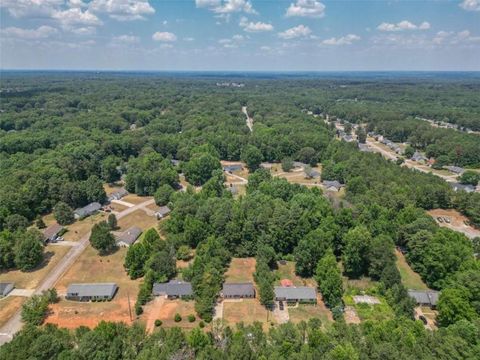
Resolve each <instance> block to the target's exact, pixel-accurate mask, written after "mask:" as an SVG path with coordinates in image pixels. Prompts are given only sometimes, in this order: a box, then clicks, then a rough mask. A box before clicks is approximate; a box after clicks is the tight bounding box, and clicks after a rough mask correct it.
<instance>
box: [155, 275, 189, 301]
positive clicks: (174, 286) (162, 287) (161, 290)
mask: <svg viewBox="0 0 480 360" xmlns="http://www.w3.org/2000/svg"><path fill="white" fill-rule="evenodd" d="M152 294H153V295H154V296H166V297H167V298H168V299H177V298H189V297H192V296H193V290H192V284H191V283H189V282H185V281H180V280H170V281H169V282H168V283H155V284H153V289H152Z"/></svg>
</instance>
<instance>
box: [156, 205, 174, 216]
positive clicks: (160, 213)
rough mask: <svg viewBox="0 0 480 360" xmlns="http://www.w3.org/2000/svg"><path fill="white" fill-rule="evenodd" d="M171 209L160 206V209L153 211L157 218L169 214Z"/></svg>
mask: <svg viewBox="0 0 480 360" xmlns="http://www.w3.org/2000/svg"><path fill="white" fill-rule="evenodd" d="M171 211H172V210H170V208H169V207H168V206H161V207H160V209H158V210H157V211H155V216H156V217H157V219H163V218H164V217H166V216H167V215H168V214H170V212H171Z"/></svg>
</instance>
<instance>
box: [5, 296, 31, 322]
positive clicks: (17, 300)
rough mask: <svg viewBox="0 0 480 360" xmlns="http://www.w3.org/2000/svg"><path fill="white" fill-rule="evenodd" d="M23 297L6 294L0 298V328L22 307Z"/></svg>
mask: <svg viewBox="0 0 480 360" xmlns="http://www.w3.org/2000/svg"><path fill="white" fill-rule="evenodd" d="M25 300H26V298H25V297H20V296H8V297H6V298H3V299H0V328H1V327H2V326H3V325H5V324H6V323H7V321H8V320H10V318H11V317H12V316H13V315H14V314H15V313H16V312H17V311H18V310H19V309H20V308H21V307H22V304H23V303H24V302H25Z"/></svg>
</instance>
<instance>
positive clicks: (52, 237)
mask: <svg viewBox="0 0 480 360" xmlns="http://www.w3.org/2000/svg"><path fill="white" fill-rule="evenodd" d="M62 231H63V226H62V225H59V224H57V223H55V224H52V225H50V226H49V227H47V228H46V229H45V230H43V240H44V241H45V242H56V241H57V239H58V238H59V234H60V233H61V232H62Z"/></svg>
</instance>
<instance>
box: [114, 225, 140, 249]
mask: <svg viewBox="0 0 480 360" xmlns="http://www.w3.org/2000/svg"><path fill="white" fill-rule="evenodd" d="M141 233H142V229H140V228H139V227H137V226H132V227H130V228H128V229H127V230H125V231H124V232H121V233H119V234H117V235H115V238H116V240H117V246H120V247H129V246H130V245H133V244H134V243H135V241H137V239H138V237H139V236H140V234H141Z"/></svg>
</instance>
